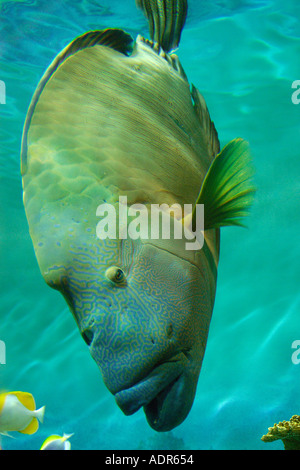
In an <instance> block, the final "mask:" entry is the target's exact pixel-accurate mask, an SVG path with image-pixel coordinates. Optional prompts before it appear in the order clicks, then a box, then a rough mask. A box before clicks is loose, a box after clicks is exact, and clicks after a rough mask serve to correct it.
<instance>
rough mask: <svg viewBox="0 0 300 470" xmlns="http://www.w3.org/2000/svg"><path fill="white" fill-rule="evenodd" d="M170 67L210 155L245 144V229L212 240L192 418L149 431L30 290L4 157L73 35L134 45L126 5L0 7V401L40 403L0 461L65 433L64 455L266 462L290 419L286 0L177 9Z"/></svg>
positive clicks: (298, 406)
mask: <svg viewBox="0 0 300 470" xmlns="http://www.w3.org/2000/svg"><path fill="white" fill-rule="evenodd" d="M189 5H190V8H189V17H188V20H187V23H186V27H185V30H184V33H183V35H182V42H181V45H180V49H179V51H178V54H179V57H180V59H181V61H182V64H183V66H184V68H185V71H186V73H187V75H188V77H189V80H190V82H191V83H194V84H195V85H196V86H197V87H198V88H199V89H200V90H201V92H202V93H203V95H204V97H205V99H206V101H207V103H208V107H209V110H210V113H211V116H212V118H213V120H214V121H215V124H216V127H217V129H218V132H219V137H220V140H221V144H222V145H224V144H225V143H227V142H228V141H229V140H231V139H232V138H234V137H238V136H241V137H243V138H245V139H247V140H249V142H250V144H251V149H252V154H253V159H254V163H255V167H256V177H255V179H256V185H257V187H258V192H257V197H256V200H255V204H254V207H253V210H252V215H251V217H250V218H249V221H248V229H246V230H245V229H240V228H225V229H222V239H221V257H220V264H219V275H218V288H217V296H216V303H215V308H214V313H213V318H212V322H211V327H210V332H209V337H208V344H207V349H206V354H205V358H204V362H203V368H202V371H201V374H200V379H199V383H198V389H197V395H196V399H195V402H194V405H193V408H192V410H191V412H190V414H189V416H188V417H187V419H186V420H185V421H184V423H183V424H182V425H180V426H179V427H177V428H176V429H174V430H173V431H172V432H170V433H165V434H164V433H162V434H161V433H156V432H155V431H153V430H152V429H151V428H150V427H149V426H148V424H147V422H146V420H145V417H144V413H143V411H142V410H140V411H139V412H138V413H137V414H135V415H133V416H131V417H126V416H124V415H123V414H122V412H121V411H120V410H119V408H118V407H117V405H116V404H115V401H114V398H113V396H112V395H111V394H110V393H109V392H108V391H107V390H106V388H105V386H104V385H103V382H102V378H101V375H100V373H99V371H98V368H97V366H96V364H95V363H94V362H93V360H92V358H91V357H90V354H89V351H88V348H87V347H86V345H85V343H84V342H83V340H82V339H81V337H80V335H79V333H78V331H77V327H76V325H75V322H74V320H73V318H72V316H71V314H70V312H69V311H68V308H67V306H66V304H65V302H64V300H63V299H62V297H61V296H60V295H59V294H58V293H57V292H55V291H52V290H51V289H50V288H48V287H47V286H46V284H45V283H44V281H43V279H42V277H41V275H40V273H39V270H38V266H37V262H36V259H35V256H34V252H33V248H32V245H31V240H30V237H29V233H28V226H27V221H26V218H25V214H24V210H23V206H22V191H21V180H20V174H19V153H20V140H21V135H22V126H23V122H24V119H25V116H26V112H27V107H28V105H29V102H30V99H31V96H32V94H33V92H34V90H35V87H36V85H37V83H38V81H39V78H40V77H41V75H42V74H43V72H44V70H45V68H46V67H47V65H48V64H49V63H50V62H51V60H52V59H53V57H54V56H55V55H56V54H57V53H58V52H59V51H60V50H61V49H62V48H63V47H64V46H65V45H66V44H67V43H68V42H70V41H71V40H72V39H73V38H74V37H76V36H78V35H80V34H82V33H84V32H85V31H88V30H91V29H102V28H106V27H122V28H124V29H125V30H127V31H128V32H130V33H131V34H132V35H133V37H135V36H136V35H137V34H138V33H142V34H144V35H148V30H147V25H146V21H145V20H144V18H143V16H142V14H141V13H140V12H139V11H138V10H137V9H136V8H135V4H134V0H123V1H122V2H121V1H119V0H99V1H98V0H97V1H96V0H89V1H88V0H86V1H75V0H51V1H48V0H36V1H31V0H23V1H1V2H0V80H3V81H4V82H5V84H6V104H5V105H4V104H2V105H0V159H1V161H0V165H1V166H0V172H1V177H0V198H1V213H0V223H1V231H0V243H1V251H0V259H1V268H0V269H1V272H0V286H1V297H0V339H1V340H3V341H5V343H6V352H7V357H6V361H7V363H6V365H0V374H1V385H0V388H1V389H6V390H22V391H29V392H31V393H33V395H34V397H35V399H36V403H37V406H38V407H40V406H42V405H46V414H45V421H44V424H43V425H41V426H40V429H39V431H38V432H37V433H36V434H34V435H33V436H23V435H21V434H18V433H14V436H15V437H16V439H9V438H7V437H3V438H2V446H3V448H4V449H39V448H40V446H41V444H42V442H43V440H44V439H45V438H46V437H47V436H48V435H50V434H53V433H58V434H62V433H63V432H66V433H75V434H74V436H73V437H72V439H71V442H72V448H73V449H140V448H143V449H281V448H282V443H281V441H280V442H275V443H272V444H265V443H263V442H262V441H261V440H260V438H261V436H262V434H264V433H266V432H267V429H268V427H269V426H271V425H273V424H274V422H278V421H279V420H283V419H289V418H290V417H291V416H292V415H293V414H300V391H299V390H300V388H299V382H300V381H299V379H300V364H299V365H295V364H293V363H292V361H291V355H292V352H293V350H292V348H291V344H292V342H293V341H294V340H298V339H300V292H299V290H300V289H299V286H300V275H299V274H300V273H299V264H300V263H299V260H300V256H299V255H300V249H299V229H300V223H299V222H300V216H299V193H300V188H299V180H300V178H299V176H300V172H299V170H300V132H299V131H300V105H294V104H293V103H292V101H291V95H292V92H293V90H292V88H291V85H292V82H293V81H294V80H297V79H300V3H299V1H298V0H285V1H282V0H216V1H211V0H201V1H200V0H190V2H189Z"/></svg>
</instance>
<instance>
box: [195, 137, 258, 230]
mask: <svg viewBox="0 0 300 470" xmlns="http://www.w3.org/2000/svg"><path fill="white" fill-rule="evenodd" d="M253 173H254V170H253V166H252V164H251V157H250V152H249V145H248V143H247V142H246V141H245V140H243V139H234V140H232V141H231V142H229V144H227V145H226V146H225V147H224V148H223V150H222V151H221V152H220V153H219V154H218V155H217V156H216V158H215V159H214V160H213V162H212V164H211V166H210V167H209V169H208V172H207V174H206V176H205V178H204V181H203V184H202V187H201V190H200V193H199V196H198V199H197V201H196V204H204V228H205V230H208V229H212V228H218V227H223V226H226V225H239V226H244V224H243V223H242V220H243V217H245V216H246V215H248V212H249V209H250V207H251V204H252V202H253V197H254V193H255V187H254V185H253V183H252V181H251V178H252V176H253ZM194 219H195V208H194V211H193V215H192V223H193V226H194V222H195V221H194Z"/></svg>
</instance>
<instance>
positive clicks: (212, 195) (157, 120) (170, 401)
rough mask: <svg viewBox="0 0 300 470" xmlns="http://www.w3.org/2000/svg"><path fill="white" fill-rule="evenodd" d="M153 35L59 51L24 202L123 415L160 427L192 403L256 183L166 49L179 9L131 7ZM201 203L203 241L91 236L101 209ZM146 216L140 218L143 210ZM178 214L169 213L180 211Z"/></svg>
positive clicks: (28, 165) (28, 164)
mask: <svg viewBox="0 0 300 470" xmlns="http://www.w3.org/2000/svg"><path fill="white" fill-rule="evenodd" d="M136 3H137V5H138V6H139V7H140V8H142V10H143V11H144V13H145V14H146V16H147V18H148V21H149V25H150V35H151V40H148V39H145V38H143V37H141V36H138V37H137V39H136V40H135V41H134V40H133V39H132V37H131V36H130V35H129V34H127V33H126V32H124V31H123V30H121V29H106V30H102V31H91V32H88V33H86V34H84V35H83V36H81V37H78V38H76V39H75V40H74V41H73V42H71V44H69V45H68V46H67V47H66V48H65V49H63V51H62V52H61V53H60V54H58V56H57V57H56V58H55V60H54V61H53V62H52V64H51V65H50V66H49V68H48V69H47V70H46V72H45V74H44V76H43V77H42V79H41V81H40V83H39V85H38V87H37V90H36V92H35V94H34V96H33V98H32V101H31V104H30V107H29V110H28V115H27V118H26V122H25V126H24V134H23V142H22V155H21V160H22V162H21V170H22V176H23V188H24V205H25V209H26V215H27V219H28V223H29V229H30V235H31V238H32V241H33V245H34V249H35V253H36V257H37V260H38V263H39V267H40V270H41V273H42V275H43V277H44V279H45V281H46V282H47V284H48V285H49V286H50V287H52V288H54V289H57V290H59V291H60V292H61V293H62V295H63V296H64V298H65V299H66V301H67V303H68V305H69V307H70V310H71V311H72V313H73V315H74V318H75V320H76V323H77V325H78V328H79V330H80V332H81V335H82V337H83V339H84V340H85V342H86V343H87V345H88V347H89V349H90V352H91V355H92V357H93V358H94V360H95V361H96V363H97V364H98V366H99V368H100V370H101V372H102V376H103V380H104V382H105V384H106V386H107V388H108V389H109V390H110V392H111V393H112V394H113V395H114V396H115V399H116V402H117V404H118V405H119V407H120V408H121V409H122V411H123V412H124V413H125V414H127V415H129V414H132V413H134V412H136V411H137V410H138V409H140V408H141V407H144V411H145V414H146V418H147V420H148V422H149V424H150V426H151V427H152V428H153V429H155V430H157V431H168V430H170V429H172V428H174V427H175V426H177V425H179V424H180V423H181V422H182V421H183V420H184V419H185V418H186V416H187V415H188V413H189V411H190V409H191V406H192V404H193V400H194V396H195V392H196V387H197V381H198V376H199V373H200V368H201V364H202V360H203V356H204V352H205V347H206V341H207V336H208V331H209V325H210V320H211V315H212V310H213V305H214V299H215V292H216V278H217V265H218V259H219V243H220V238H219V237H220V234H219V231H220V227H221V226H224V225H240V224H241V220H242V217H243V216H244V215H246V213H247V212H248V209H249V207H250V205H251V203H252V199H253V192H254V188H253V186H252V183H251V177H252V173H253V171H252V169H251V162H250V157H249V149H248V145H247V143H246V142H245V141H244V140H242V139H235V140H233V141H232V142H230V143H229V144H228V145H226V146H225V148H224V149H223V150H222V151H221V152H220V146H219V140H218V136H217V132H216V130H215V127H214V124H213V123H212V121H211V119H210V115H209V112H208V110H207V107H206V104H205V101H204V98H203V97H202V95H201V94H200V93H199V91H198V90H197V89H196V88H195V87H194V86H190V84H189V82H188V79H187V77H186V74H185V73H184V70H183V68H182V66H181V64H180V61H179V59H178V57H177V55H175V54H174V53H172V50H174V48H176V47H177V46H178V44H179V40H180V36H181V31H182V28H183V26H184V24H185V19H186V15H187V0H137V1H136ZM120 196H126V197H127V204H128V208H129V207H130V206H132V205H133V204H143V205H144V206H146V208H148V209H149V208H150V207H151V206H152V205H153V204H159V205H161V204H163V203H164V204H167V205H169V206H172V205H174V204H176V205H179V206H180V207H183V206H184V204H192V205H193V211H192V212H191V213H190V214H189V215H187V216H186V217H183V218H182V219H181V223H182V226H183V227H185V226H186V227H188V226H190V227H192V226H193V223H194V221H195V207H196V204H204V211H205V216H204V244H203V246H202V248H201V249H197V250H187V249H186V247H185V242H186V240H185V239H175V238H174V237H171V236H170V239H161V238H155V237H153V238H151V237H150V238H146V237H145V238H143V237H140V238H130V237H127V238H125V237H121V236H120V234H119V236H117V237H116V238H115V239H113V238H106V239H105V238H103V239H99V238H98V237H97V236H96V226H97V223H98V222H99V217H97V207H98V206H99V205H100V204H109V205H112V206H113V207H114V208H115V209H116V213H118V207H119V204H118V201H119V198H120ZM148 209H147V210H148ZM174 217H175V215H174Z"/></svg>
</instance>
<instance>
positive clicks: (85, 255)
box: [48, 239, 215, 431]
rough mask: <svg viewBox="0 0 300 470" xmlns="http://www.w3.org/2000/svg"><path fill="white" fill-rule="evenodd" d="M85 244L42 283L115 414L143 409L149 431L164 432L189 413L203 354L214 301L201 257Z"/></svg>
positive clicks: (145, 245) (146, 244)
mask: <svg viewBox="0 0 300 470" xmlns="http://www.w3.org/2000/svg"><path fill="white" fill-rule="evenodd" d="M87 245H88V247H87V246H86V244H85V245H84V246H77V247H76V248H75V244H72V247H73V248H72V255H71V256H69V259H68V261H66V262H65V263H64V265H65V267H64V270H63V272H62V271H60V270H61V267H60V268H58V270H57V271H55V270H54V269H52V270H51V271H50V272H51V282H49V279H48V283H49V285H51V284H52V287H55V288H57V289H59V290H60V291H61V293H62V294H63V295H64V297H65V299H66V300H67V303H68V304H69V306H70V309H71V311H72V313H73V315H74V317H75V319H76V322H77V324H78V327H79V330H80V332H81V335H82V337H83V339H84V340H85V342H86V344H87V345H88V347H89V350H90V353H91V355H92V357H93V359H94V360H95V361H96V363H97V365H98V366H99V368H100V370H101V373H102V376H103V380H104V383H105V385H106V386H107V388H108V389H109V391H110V392H111V393H112V394H113V395H114V396H115V399H116V402H117V404H118V406H119V407H120V408H121V410H122V411H123V412H124V413H125V414H126V415H130V414H133V413H135V412H136V411H137V410H139V409H140V408H141V407H144V411H145V414H146V418H147V420H148V423H149V424H150V426H151V427H152V428H153V429H155V430H156V431H168V430H171V429H173V428H174V427H175V426H177V425H179V424H180V423H181V422H182V421H183V420H184V419H185V418H186V416H187V414H188V413H189V411H190V408H191V406H192V404H193V400H194V396H195V392H196V386H197V381H198V376H199V372H200V368H201V364H202V359H203V355H204V351H205V346H206V339H207V335H208V329H209V323H210V318H211V313H212V308H213V299H214V295H215V273H214V272H213V270H212V269H211V266H210V263H209V261H208V259H207V256H208V254H207V253H208V251H209V250H208V249H207V248H206V249H205V247H204V248H203V249H202V250H200V251H199V252H197V253H196V252H194V253H192V252H191V254H190V255H189V256H187V255H186V254H185V253H184V248H183V241H182V240H178V241H177V240H172V243H170V241H169V240H166V241H163V242H162V241H161V240H140V239H139V240H132V239H124V240H108V239H107V240H97V244H94V245H92V244H90V245H89V244H87ZM56 266H57V267H59V266H61V264H60V263H56ZM48 272H49V271H48ZM55 272H56V281H54V277H53V274H54V273H55ZM58 279H59V280H58Z"/></svg>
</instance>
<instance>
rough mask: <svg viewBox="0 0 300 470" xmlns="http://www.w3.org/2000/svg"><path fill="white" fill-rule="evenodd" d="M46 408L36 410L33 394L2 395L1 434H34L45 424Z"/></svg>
mask: <svg viewBox="0 0 300 470" xmlns="http://www.w3.org/2000/svg"><path fill="white" fill-rule="evenodd" d="M44 413H45V407H44V406H42V407H41V408H40V409H38V410H37V409H36V406H35V401H34V398H33V396H32V395H31V393H27V392H8V393H1V394H0V434H4V435H9V434H8V432H10V431H18V432H20V433H23V434H34V433H35V432H36V431H37V430H38V428H39V423H38V421H40V422H41V423H42V422H43V419H44Z"/></svg>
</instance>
